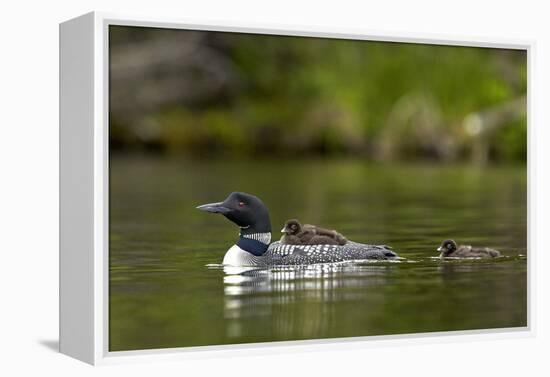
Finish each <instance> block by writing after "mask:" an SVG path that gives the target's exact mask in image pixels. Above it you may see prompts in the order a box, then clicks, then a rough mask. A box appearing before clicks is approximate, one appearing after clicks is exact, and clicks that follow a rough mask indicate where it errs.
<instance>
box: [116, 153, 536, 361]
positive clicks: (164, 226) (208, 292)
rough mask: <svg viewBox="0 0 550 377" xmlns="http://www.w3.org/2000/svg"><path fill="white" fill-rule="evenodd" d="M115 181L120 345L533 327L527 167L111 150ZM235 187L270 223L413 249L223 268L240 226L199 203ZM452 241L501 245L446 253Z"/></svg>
mask: <svg viewBox="0 0 550 377" xmlns="http://www.w3.org/2000/svg"><path fill="white" fill-rule="evenodd" d="M306 172H307V174H306ZM281 176H285V177H287V180H288V181H291V182H292V183H293V184H292V185H291V186H290V187H289V186H288V185H281V183H280V177H281ZM110 182H111V197H110V203H111V213H110V277H109V278H110V287H109V288H110V296H109V299H110V301H109V304H110V305H109V310H110V313H109V324H110V330H109V331H110V345H109V347H110V349H111V350H129V349H145V348H166V347H182V346H198V345H211V344H230V343H250V342H268V341H277V340H293V339H296V340H298V339H315V338H334V337H347V336H365V335H381V334H401V333H418V332H426V331H449V330H465V329H481V328H498V327H518V326H525V325H526V312H527V291H526V290H527V279H526V276H527V263H526V257H525V255H527V250H526V229H527V225H526V177H525V170H524V169H523V168H521V167H507V168H486V169H475V168H467V167H458V166H447V167H437V168H436V167H429V166H391V165H384V166H371V165H365V164H364V163H361V162H354V161H340V162H338V161H336V162H327V161H322V162H315V161H309V162H308V161H305V162H297V161H290V162H284V161H277V162H276V163H269V162H262V163H256V162H246V163H244V162H227V161H224V162H216V161H212V162H200V163H189V162H187V161H181V160H177V159H176V160H174V159H159V160H154V159H150V158H148V159H140V158H124V159H122V158H119V159H116V158H115V159H113V160H112V161H111V180H110ZM234 190H242V191H248V192H252V193H255V194H257V195H259V196H261V197H262V199H263V200H264V202H266V203H267V204H268V206H269V207H270V211H271V217H272V223H273V226H274V228H276V229H278V227H279V226H280V225H282V224H283V222H284V221H285V220H287V219H288V218H291V217H296V218H299V219H303V220H304V221H307V222H311V223H318V224H319V225H326V226H330V227H333V228H336V229H338V230H340V231H342V233H344V234H345V235H346V236H347V237H348V238H349V239H352V240H354V241H358V242H369V243H385V244H389V245H391V246H392V247H393V248H394V250H395V251H397V252H398V253H399V255H400V256H402V257H404V258H406V259H404V260H400V261H394V262H388V261H374V262H362V263H339V264H328V265H313V266H292V267H276V268H273V269H258V268H238V267H231V268H229V267H223V266H220V265H217V264H216V263H220V262H221V260H222V258H223V255H224V253H225V251H226V250H227V249H228V247H229V246H231V245H232V244H233V243H234V241H235V239H236V234H237V232H238V230H237V229H236V227H234V226H232V224H231V223H229V222H228V221H227V220H225V219H224V218H222V217H221V216H216V215H209V214H204V213H202V212H200V211H197V210H195V206H196V205H198V204H201V203H205V202H211V201H215V200H221V199H223V198H224V197H225V196H226V195H227V193H229V192H231V191H234ZM446 238H456V239H457V241H458V242H459V243H463V242H464V243H474V244H478V245H482V246H488V247H495V248H497V249H499V250H500V251H501V252H502V253H503V254H504V255H505V257H502V258H496V259H491V260H453V259H445V260H441V259H439V258H436V256H437V255H438V253H437V251H436V248H437V247H438V246H439V244H440V243H441V241H442V240H443V239H446Z"/></svg>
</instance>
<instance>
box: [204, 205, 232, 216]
mask: <svg viewBox="0 0 550 377" xmlns="http://www.w3.org/2000/svg"><path fill="white" fill-rule="evenodd" d="M197 209H200V210H201V211H205V212H211V213H221V214H222V215H225V214H226V213H229V212H230V211H231V208H227V207H226V206H225V205H224V203H223V202H219V203H208V204H203V205H201V206H198V207H197Z"/></svg>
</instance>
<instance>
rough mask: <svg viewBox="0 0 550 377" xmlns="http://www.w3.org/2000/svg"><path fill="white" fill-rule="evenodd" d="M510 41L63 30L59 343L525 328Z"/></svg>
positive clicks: (112, 351)
mask: <svg viewBox="0 0 550 377" xmlns="http://www.w3.org/2000/svg"><path fill="white" fill-rule="evenodd" d="M531 49H532V46H531V45H530V44H529V43H524V42H516V41H512V42H510V41H493V40H491V41H487V40H453V39H441V40H434V39H426V38H423V37H422V36H415V35H412V34H411V35H406V36H404V35H386V34H379V35H378V34H371V35H365V34H362V33H360V32H355V33H354V32H345V31H341V30H314V29H303V30H286V29H277V30H275V29H270V28H267V27H266V28H265V29H257V28H251V27H247V25H231V24H225V25H193V24H189V23H187V24H186V23H182V22H179V21H173V20H162V19H146V18H136V17H126V16H118V15H109V14H101V13H91V14H87V15H84V16H81V17H79V18H76V19H73V20H70V21H67V22H65V23H63V24H61V26H60V102H61V107H60V174H61V178H60V198H61V199H60V202H61V208H60V219H61V220H60V221H61V224H60V227H61V235H60V245H61V246H60V270H61V276H60V297H61V299H60V301H61V305H60V328H61V330H60V349H61V352H63V353H66V354H68V355H71V356H73V357H76V358H78V359H80V360H83V361H86V362H89V363H92V364H95V363H105V362H110V361H118V360H126V359H128V360H129V359H132V358H136V357H137V358H143V357H162V356H163V355H164V356H165V355H168V354H169V355H172V357H184V356H185V355H190V354H196V353H197V352H204V353H205V354H208V355H210V354H216V353H219V352H221V353H228V352H235V353H239V352H244V351H243V350H244V349H246V352H250V351H254V350H261V349H264V350H265V349H266V347H271V348H273V347H278V349H282V348H281V347H283V348H284V347H292V346H297V347H300V346H308V347H314V346H316V345H323V346H330V345H331V344H334V343H336V342H337V343H339V344H351V343H352V342H353V343H354V344H365V342H372V341H374V340H378V339H385V340H388V339H389V340H391V341H394V342H400V341H403V338H404V337H405V336H407V337H410V336H411V335H413V336H415V337H417V338H419V337H425V336H434V335H437V336H455V335H461V336H474V337H483V336H488V334H492V333H499V334H500V333H516V334H517V333H526V332H529V331H530V315H529V304H530V303H529V290H528V288H529V284H528V283H529V274H528V272H529V268H528V266H529V263H530V258H529V255H530V252H531V250H529V249H528V226H527V225H528V164H527V161H528V158H527V157H528V152H529V151H528V131H529V130H530V128H529V127H528V124H529V119H530V118H529V111H528V91H529V84H528V83H529V76H528V67H529V54H530V51H531Z"/></svg>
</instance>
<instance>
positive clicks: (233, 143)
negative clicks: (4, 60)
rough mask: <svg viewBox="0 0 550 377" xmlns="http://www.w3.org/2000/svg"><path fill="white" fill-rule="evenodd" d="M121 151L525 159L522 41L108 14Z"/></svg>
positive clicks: (114, 122)
mask: <svg viewBox="0 0 550 377" xmlns="http://www.w3.org/2000/svg"><path fill="white" fill-rule="evenodd" d="M109 64H110V137H111V150H112V151H113V152H114V153H116V152H129V151H136V150H137V151H151V152H158V153H186V154H189V155H192V156H196V157H228V156H230V157H233V156H242V157H251V156H254V157H256V156H258V157H271V156H274V157H298V156H304V157H310V156H354V157H361V158H365V159H372V160H381V161H388V160H410V159H430V160H434V161H460V160H467V161H473V162H476V163H485V162H488V161H499V162H501V161H502V162H516V161H517V162H521V161H525V160H526V149H527V126H526V86H527V84H526V83H527V67H526V64H527V56H526V52H525V51H521V50H506V49H489V48H475V47H456V46H439V45H421V44H411V43H390V42H372V41H352V40H341V39H322V38H306V37H287V36H286V37H282V36H270V35H254V34H242V33H222V32H201V31H183V30H168V29H154V28H139V27H125V26H111V27H110V59H109Z"/></svg>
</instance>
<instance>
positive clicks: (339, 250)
mask: <svg viewBox="0 0 550 377" xmlns="http://www.w3.org/2000/svg"><path fill="white" fill-rule="evenodd" d="M197 208H198V209H200V210H202V211H206V212H211V213H220V214H222V215H223V216H225V217H226V218H227V219H229V220H230V221H232V222H233V223H235V224H237V226H238V227H239V228H240V229H241V231H240V234H239V240H238V241H237V243H236V244H235V245H233V246H232V247H231V248H230V249H229V250H228V251H227V252H226V254H225V256H224V258H223V264H224V265H231V266H274V265H299V264H314V263H333V262H341V261H348V260H361V259H397V258H399V257H398V256H397V254H396V253H394V252H393V251H392V250H391V249H390V248H389V247H388V246H385V245H366V244H361V243H357V242H353V241H347V242H346V244H345V245H285V244H281V242H279V241H276V242H273V243H271V244H270V242H271V220H270V218H269V211H268V209H267V207H266V206H265V204H264V203H263V202H262V201H261V200H260V199H259V198H257V197H256V196H254V195H250V194H246V193H243V192H233V193H231V194H230V195H229V196H228V197H227V198H226V199H225V200H224V201H223V202H218V203H209V204H204V205H201V206H198V207H197Z"/></svg>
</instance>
